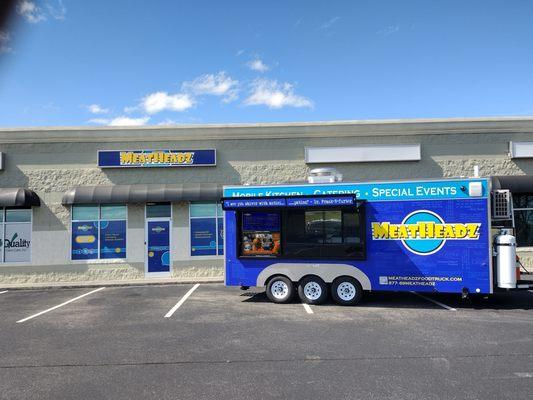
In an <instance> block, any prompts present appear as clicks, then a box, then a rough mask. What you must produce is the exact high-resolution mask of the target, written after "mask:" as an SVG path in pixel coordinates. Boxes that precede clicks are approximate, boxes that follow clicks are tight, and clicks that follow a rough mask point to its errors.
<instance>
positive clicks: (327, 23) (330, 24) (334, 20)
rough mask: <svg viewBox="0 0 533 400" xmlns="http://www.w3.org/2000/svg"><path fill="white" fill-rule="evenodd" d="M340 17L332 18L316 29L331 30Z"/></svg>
mask: <svg viewBox="0 0 533 400" xmlns="http://www.w3.org/2000/svg"><path fill="white" fill-rule="evenodd" d="M339 19H341V17H333V18H330V19H328V20H327V21H326V22H324V23H323V24H322V25H320V26H319V27H318V29H325V30H327V29H329V28H331V27H332V26H333V25H334V24H335V23H336V22H337V21H338V20H339Z"/></svg>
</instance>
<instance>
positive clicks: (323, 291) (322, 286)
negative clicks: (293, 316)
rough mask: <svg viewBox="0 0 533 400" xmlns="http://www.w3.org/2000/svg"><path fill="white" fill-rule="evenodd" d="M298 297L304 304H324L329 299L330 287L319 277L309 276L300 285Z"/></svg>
mask: <svg viewBox="0 0 533 400" xmlns="http://www.w3.org/2000/svg"><path fill="white" fill-rule="evenodd" d="M298 296H300V300H302V302H303V303H307V304H322V303H323V302H324V301H326V299H327V298H328V286H327V285H326V283H325V282H324V281H323V280H322V279H320V278H319V277H318V276H308V277H305V278H303V279H302V280H301V281H300V283H298Z"/></svg>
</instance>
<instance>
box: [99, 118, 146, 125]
mask: <svg viewBox="0 0 533 400" xmlns="http://www.w3.org/2000/svg"><path fill="white" fill-rule="evenodd" d="M148 121H150V117H140V118H130V117H125V116H120V117H116V118H113V119H112V120H111V121H110V122H109V124H108V125H109V126H140V125H146V123H147V122H148Z"/></svg>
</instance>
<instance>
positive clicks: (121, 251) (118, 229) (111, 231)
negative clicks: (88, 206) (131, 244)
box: [100, 221, 126, 258]
mask: <svg viewBox="0 0 533 400" xmlns="http://www.w3.org/2000/svg"><path fill="white" fill-rule="evenodd" d="M100 258H126V221H100Z"/></svg>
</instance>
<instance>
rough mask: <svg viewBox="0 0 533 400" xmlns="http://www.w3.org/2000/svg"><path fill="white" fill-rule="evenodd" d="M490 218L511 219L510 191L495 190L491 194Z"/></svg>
mask: <svg viewBox="0 0 533 400" xmlns="http://www.w3.org/2000/svg"><path fill="white" fill-rule="evenodd" d="M492 218H494V219H511V218H512V214H511V192H509V190H495V191H494V192H493V194H492Z"/></svg>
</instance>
